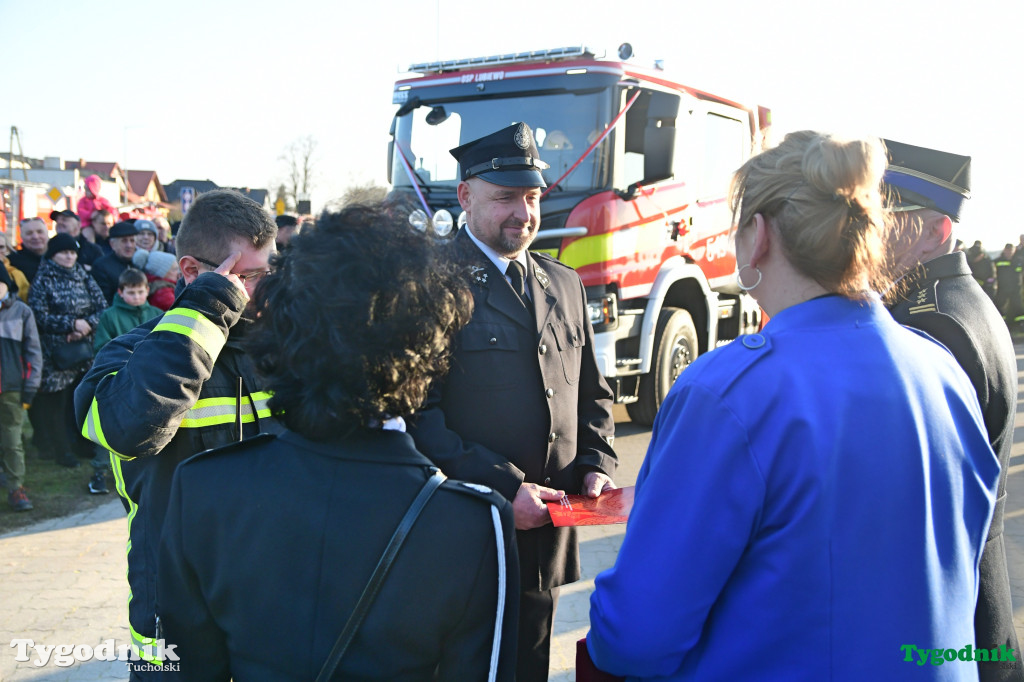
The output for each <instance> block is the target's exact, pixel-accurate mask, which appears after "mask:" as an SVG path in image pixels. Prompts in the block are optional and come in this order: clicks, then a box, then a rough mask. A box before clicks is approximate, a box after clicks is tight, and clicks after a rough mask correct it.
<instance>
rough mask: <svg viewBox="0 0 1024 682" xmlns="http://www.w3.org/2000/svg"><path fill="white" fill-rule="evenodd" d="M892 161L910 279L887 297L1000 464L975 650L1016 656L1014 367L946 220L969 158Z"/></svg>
mask: <svg viewBox="0 0 1024 682" xmlns="http://www.w3.org/2000/svg"><path fill="white" fill-rule="evenodd" d="M885 143H886V146H887V147H888V148H889V154H890V158H891V160H890V162H889V168H888V170H887V171H886V174H885V182H886V184H887V185H888V188H889V190H890V192H891V194H892V196H893V210H894V211H895V212H896V219H897V230H896V236H895V238H894V243H893V251H894V255H895V257H896V262H897V264H898V265H899V266H901V267H902V268H904V269H905V270H906V272H907V274H906V275H905V276H904V278H903V279H902V280H901V281H900V282H898V283H897V285H896V286H895V287H894V289H893V292H892V293H891V294H890V303H891V306H892V307H891V309H892V315H893V317H894V318H896V320H897V321H898V322H901V323H903V324H905V325H908V326H910V327H914V328H917V329H921V330H923V331H925V332H927V333H928V334H930V335H931V336H933V337H934V338H936V339H937V340H938V341H940V342H941V343H942V344H943V345H945V346H946V347H947V348H948V349H949V350H950V352H952V353H953V356H954V357H955V358H956V360H957V362H958V363H959V364H960V366H961V367H962V368H963V369H964V371H965V372H966V373H967V375H968V376H969V377H970V379H971V383H972V384H973V385H974V390H975V391H976V392H977V394H978V400H979V402H980V404H981V411H982V414H983V416H984V418H985V428H986V429H987V431H988V436H989V442H990V443H991V445H992V449H993V450H994V451H995V453H996V455H997V456H998V457H999V462H1000V466H1001V467H1002V470H1001V472H1000V476H999V489H998V498H997V500H996V507H995V512H994V514H993V517H992V525H991V527H990V530H989V534H988V539H987V541H986V543H985V548H984V550H983V552H982V556H981V567H980V572H979V578H980V580H979V582H980V586H979V593H978V606H977V610H976V611H975V614H974V628H975V633H976V637H975V641H974V642H973V643H972V644H974V645H975V646H976V647H977V648H979V649H982V648H986V649H992V648H994V647H998V646H1000V645H1005V646H1006V647H1007V649H1016V648H1017V635H1016V633H1015V631H1014V627H1013V607H1012V605H1011V603H1010V581H1009V577H1008V575H1007V569H1006V550H1005V546H1004V544H1003V509H1004V507H1005V504H1006V471H1007V467H1008V466H1009V460H1010V448H1011V447H1012V445H1013V421H1014V415H1015V414H1016V410H1017V361H1016V354H1015V352H1014V349H1013V342H1012V341H1011V340H1010V334H1009V331H1008V330H1007V329H1006V325H1005V324H1003V320H1002V318H1001V317H1000V315H999V311H998V310H997V309H996V307H995V305H994V304H993V303H992V301H991V299H990V298H989V297H988V296H987V295H986V294H985V292H984V291H982V289H981V287H980V286H979V285H978V283H977V281H975V279H974V277H972V276H971V269H970V267H968V265H967V259H966V255H965V254H964V253H963V252H959V251H956V252H954V251H953V239H952V238H951V232H952V221H959V218H960V209H961V208H962V206H963V202H964V201H965V200H966V199H967V198H968V197H969V196H970V164H971V159H970V157H968V156H958V155H956V154H948V153H945V152H940V151H936V150H933V149H925V148H922V147H914V146H912V145H908V144H902V143H899V142H892V141H890V140H886V141H885ZM978 668H979V674H980V678H981V679H982V680H1024V668H1022V667H1021V664H1020V663H1016V664H1015V667H1012V668H1011V667H1007V668H1003V667H1001V664H999V663H985V662H979V663H978Z"/></svg>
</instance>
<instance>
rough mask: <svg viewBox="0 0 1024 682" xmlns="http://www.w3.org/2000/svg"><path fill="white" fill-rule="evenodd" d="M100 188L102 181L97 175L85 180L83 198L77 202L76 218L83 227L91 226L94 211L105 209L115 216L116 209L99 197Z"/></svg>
mask: <svg viewBox="0 0 1024 682" xmlns="http://www.w3.org/2000/svg"><path fill="white" fill-rule="evenodd" d="M102 187H103V181H102V180H100V176H98V175H90V176H89V177H87V178H86V179H85V196H84V197H82V198H81V199H79V200H78V217H79V218H80V219H81V222H82V225H83V227H84V226H86V225H91V224H92V214H93V213H95V212H96V211H99V210H103V209H105V210H107V211H109V212H110V213H113V214H114V215H117V209H115V208H114V206H113V204H111V203H110V202H109V201H107V199H106V198H105V197H102V196H100V189H101V188H102Z"/></svg>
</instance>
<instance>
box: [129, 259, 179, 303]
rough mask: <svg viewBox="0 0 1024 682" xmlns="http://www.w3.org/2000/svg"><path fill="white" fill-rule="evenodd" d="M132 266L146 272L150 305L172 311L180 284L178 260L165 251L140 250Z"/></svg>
mask: <svg viewBox="0 0 1024 682" xmlns="http://www.w3.org/2000/svg"><path fill="white" fill-rule="evenodd" d="M132 264H133V265H134V266H135V267H137V268H139V269H141V270H144V271H145V272H146V279H148V280H149V303H150V305H153V306H156V307H157V308H159V309H160V310H165V311H166V310H170V309H171V306H172V305H173V304H174V298H175V296H174V285H175V284H177V283H178V275H179V270H178V260H177V258H175V256H174V255H173V254H170V253H165V252H163V251H151V252H148V253H147V252H145V251H142V250H138V251H136V252H135V256H134V257H133V258H132Z"/></svg>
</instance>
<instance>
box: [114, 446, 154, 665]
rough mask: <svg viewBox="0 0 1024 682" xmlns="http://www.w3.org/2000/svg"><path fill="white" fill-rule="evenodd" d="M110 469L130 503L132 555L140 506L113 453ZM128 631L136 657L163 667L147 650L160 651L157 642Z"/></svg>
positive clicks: (128, 548)
mask: <svg viewBox="0 0 1024 682" xmlns="http://www.w3.org/2000/svg"><path fill="white" fill-rule="evenodd" d="M110 469H111V471H112V472H113V473H114V488H115V489H116V490H117V494H118V495H120V496H121V498H122V499H124V500H125V501H126V502H128V543H127V545H126V550H125V554H126V555H131V553H132V522H134V521H135V516H136V514H138V512H139V505H137V504H135V500H133V499H132V498H130V497H128V491H127V489H126V488H125V483H124V472H123V471H122V470H121V460H120V459H119V458H118V457H116V456H115V455H114V453H113V452H111V453H110ZM127 577H128V571H127V570H125V578H127ZM128 585H129V587H128V608H129V609H131V603H132V598H133V597H134V595H133V594H132V591H131V583H128ZM128 630H129V632H130V633H131V647H132V651H134V652H135V655H136V656H138V657H139V658H140V659H142V660H144V661H148V662H149V663H152V664H154V665H162V664H163V661H161V660H160V659H158V658H157V657H156V656H153V655H150V654H149V653H148V652H147V648H148V650H149V651H153V650H158V649H157V647H156V642H157V640H156V639H154V638H153V637H146V636H144V635H140V634H139V633H138V632H136V631H135V628H134V627H132V625H131V623H129V624H128Z"/></svg>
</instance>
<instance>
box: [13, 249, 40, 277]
mask: <svg viewBox="0 0 1024 682" xmlns="http://www.w3.org/2000/svg"><path fill="white" fill-rule="evenodd" d="M9 260H10V261H11V265H13V266H14V267H16V268H18V269H19V270H21V271H22V273H24V275H25V279H27V280H28V283H29V286H31V285H32V280H34V279H35V278H36V272H37V271H38V270H39V265H40V263H42V262H43V257H42V256H40V255H38V254H35V253H32V252H31V251H29V250H28V249H24V248H21V249H18V250H17V251H14V252H12V253H11V255H10V257H9Z"/></svg>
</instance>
